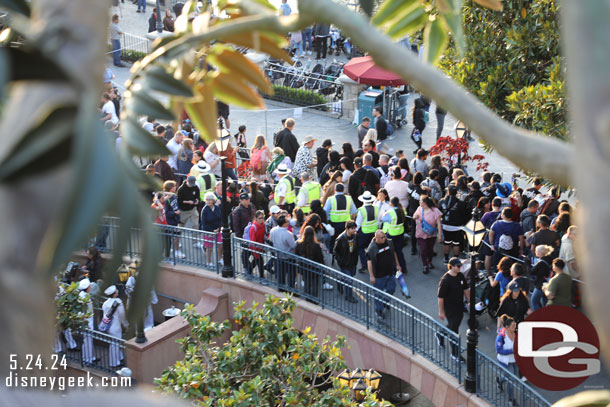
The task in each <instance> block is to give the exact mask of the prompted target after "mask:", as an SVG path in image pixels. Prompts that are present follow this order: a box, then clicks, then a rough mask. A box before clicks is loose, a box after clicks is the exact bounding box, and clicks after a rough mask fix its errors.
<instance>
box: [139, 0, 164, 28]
mask: <svg viewBox="0 0 610 407" xmlns="http://www.w3.org/2000/svg"><path fill="white" fill-rule="evenodd" d="M163 3H164V5H165V2H163ZM138 10H139V9H138ZM161 15H162V14H161V4H160V3H159V0H157V32H158V33H159V34H161V33H162V32H163V23H162V22H161Z"/></svg>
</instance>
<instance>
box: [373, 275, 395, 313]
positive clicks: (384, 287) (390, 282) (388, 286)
mask: <svg viewBox="0 0 610 407" xmlns="http://www.w3.org/2000/svg"><path fill="white" fill-rule="evenodd" d="M375 288H377V289H379V290H381V291H385V292H386V293H388V294H390V295H394V291H395V290H396V279H395V278H394V272H392V273H391V274H390V275H389V276H385V277H375ZM375 297H377V295H375ZM380 299H381V298H380ZM383 299H384V300H385V301H386V303H387V302H389V300H390V299H389V298H387V299H385V298H383ZM384 305H385V304H384V303H383V302H381V301H380V300H378V299H375V312H377V313H380V312H381V311H383V307H384Z"/></svg>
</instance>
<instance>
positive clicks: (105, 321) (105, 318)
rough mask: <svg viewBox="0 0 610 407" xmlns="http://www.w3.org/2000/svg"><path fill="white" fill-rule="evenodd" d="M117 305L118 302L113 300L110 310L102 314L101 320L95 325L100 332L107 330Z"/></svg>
mask: <svg viewBox="0 0 610 407" xmlns="http://www.w3.org/2000/svg"><path fill="white" fill-rule="evenodd" d="M118 307H119V302H118V301H115V302H114V303H113V304H112V306H111V307H110V311H109V312H108V314H106V315H104V316H103V318H102V320H101V321H100V323H99V325H98V327H97V328H98V330H100V331H101V332H108V330H109V329H110V324H111V323H112V319H113V318H114V313H115V312H116V309H117V308H118Z"/></svg>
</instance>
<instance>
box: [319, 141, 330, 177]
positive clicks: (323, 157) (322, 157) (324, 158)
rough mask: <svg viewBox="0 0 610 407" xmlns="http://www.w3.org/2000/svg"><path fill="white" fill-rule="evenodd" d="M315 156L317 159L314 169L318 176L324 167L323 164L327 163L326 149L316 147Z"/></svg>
mask: <svg viewBox="0 0 610 407" xmlns="http://www.w3.org/2000/svg"><path fill="white" fill-rule="evenodd" d="M316 158H317V159H318V164H317V166H316V170H317V171H318V178H319V177H320V174H322V169H324V166H325V165H326V164H328V149H326V148H324V147H318V148H317V149H316Z"/></svg>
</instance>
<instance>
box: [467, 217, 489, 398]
mask: <svg viewBox="0 0 610 407" xmlns="http://www.w3.org/2000/svg"><path fill="white" fill-rule="evenodd" d="M464 233H465V234H466V239H467V240H468V245H470V286H469V291H470V307H469V310H468V331H467V332H466V380H465V382H464V387H465V389H466V391H467V392H469V393H476V391H477V377H476V374H477V373H476V371H477V366H476V349H477V344H478V341H479V334H478V331H477V320H476V315H475V298H474V291H475V279H476V276H477V263H476V255H477V250H478V247H479V246H480V245H481V242H482V241H483V236H484V234H485V226H484V225H483V223H481V212H480V210H479V209H475V210H474V211H473V212H472V219H471V220H470V221H469V222H468V223H467V224H466V226H464Z"/></svg>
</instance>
